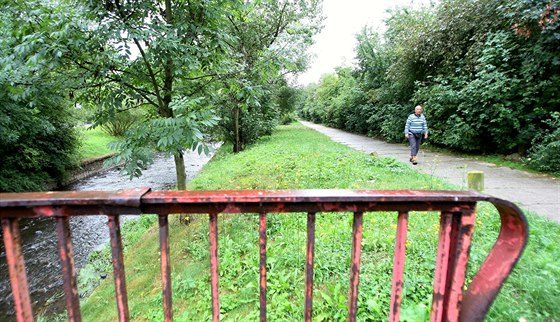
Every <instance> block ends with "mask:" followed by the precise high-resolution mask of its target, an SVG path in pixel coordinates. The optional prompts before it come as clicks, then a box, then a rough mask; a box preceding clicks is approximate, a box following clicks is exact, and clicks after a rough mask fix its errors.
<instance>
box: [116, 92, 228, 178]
mask: <svg viewBox="0 0 560 322" xmlns="http://www.w3.org/2000/svg"><path fill="white" fill-rule="evenodd" d="M187 107H188V101H187V100H185V101H182V102H181V103H179V104H175V105H172V108H173V111H174V113H175V117H173V118H171V117H170V118H160V117H154V118H153V119H150V120H146V121H144V122H142V123H137V124H135V125H133V126H132V127H130V128H129V129H128V131H127V132H126V136H125V137H123V138H122V139H121V140H118V141H114V142H111V143H110V144H109V147H110V148H111V149H113V150H116V151H119V153H118V154H117V155H116V156H115V157H113V158H111V159H108V160H106V161H105V165H106V166H109V165H113V164H119V163H121V162H122V161H124V162H125V163H124V166H123V172H125V173H127V174H129V175H130V177H131V178H133V177H139V176H141V175H142V170H143V169H145V168H146V167H147V166H148V165H149V164H151V163H152V161H153V156H154V152H155V151H161V152H167V153H170V154H176V153H180V151H182V150H183V149H184V148H188V149H192V150H193V151H198V153H199V154H200V153H202V152H204V153H206V154H208V153H209V147H208V146H207V145H206V143H205V135H204V133H205V132H206V131H205V129H207V128H210V127H212V126H214V125H216V123H217V121H218V119H217V117H216V116H215V115H214V113H213V111H211V110H210V111H192V112H191V111H189V110H188V108H187Z"/></svg>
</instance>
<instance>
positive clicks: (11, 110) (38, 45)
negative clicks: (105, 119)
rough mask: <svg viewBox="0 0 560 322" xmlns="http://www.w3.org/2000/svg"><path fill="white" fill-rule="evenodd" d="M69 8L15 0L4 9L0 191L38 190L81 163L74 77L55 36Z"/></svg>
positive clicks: (1, 18)
mask: <svg viewBox="0 0 560 322" xmlns="http://www.w3.org/2000/svg"><path fill="white" fill-rule="evenodd" d="M63 15H64V11H63V10H60V8H58V7H56V6H53V5H51V4H49V3H43V2H34V1H25V2H24V1H12V2H10V3H7V4H6V5H5V6H3V8H2V11H1V12H0V31H1V32H2V39H1V40H0V133H2V135H0V154H1V155H2V156H3V159H2V165H1V167H0V191H13V192H17V191H37V190H43V189H45V188H46V184H47V183H49V182H53V181H54V182H60V181H62V180H63V179H64V178H65V177H66V176H67V174H68V172H69V170H71V169H72V168H74V167H75V166H76V165H77V159H76V157H75V151H76V147H77V144H78V141H77V135H76V132H75V130H74V128H73V125H72V124H71V122H70V114H71V110H70V109H71V108H72V104H71V102H70V100H69V96H71V93H72V91H70V90H69V88H70V87H71V84H72V80H71V79H67V78H60V77H57V74H58V73H59V72H61V71H63V70H65V69H66V67H65V66H64V65H63V64H62V63H61V62H62V60H61V52H60V51H59V50H58V49H57V45H56V41H55V40H54V39H53V38H55V37H56V35H57V34H62V33H64V30H63V29H60V28H59V27H60V25H59V22H60V20H61V16H63Z"/></svg>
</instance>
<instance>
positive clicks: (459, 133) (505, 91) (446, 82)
mask: <svg viewBox="0 0 560 322" xmlns="http://www.w3.org/2000/svg"><path fill="white" fill-rule="evenodd" d="M559 12H560V7H559V6H558V3H557V2H556V1H548V0H540V1H529V0H527V1H512V0H500V1H494V0H477V1H462V0H446V1H441V2H439V3H438V4H436V5H431V6H427V7H423V8H420V9H416V10H415V9H410V8H398V9H395V10H393V11H392V12H391V16H390V18H389V19H388V20H387V21H386V23H387V31H386V32H385V34H384V35H383V41H382V40H381V38H380V36H379V35H377V34H376V33H375V32H373V31H372V30H371V28H368V27H364V29H363V30H362V31H361V32H360V33H359V34H358V35H357V41H358V45H357V47H356V50H355V51H356V58H357V61H358V64H357V67H356V68H354V70H353V71H352V72H351V73H350V74H348V75H349V76H344V77H341V75H339V74H337V75H327V76H326V77H325V78H324V79H322V80H321V82H320V83H319V84H318V85H311V86H309V87H308V88H306V89H305V92H306V94H305V97H306V98H307V100H306V101H305V103H304V104H300V106H299V107H298V110H299V111H300V115H301V116H302V117H304V118H306V119H309V120H312V121H315V122H321V123H325V124H327V125H330V126H335V127H338V128H342V129H347V130H350V131H354V132H359V133H368V134H370V135H373V136H378V137H382V138H385V139H386V140H388V141H394V142H399V141H401V140H403V136H402V131H403V126H404V120H405V119H406V115H407V114H408V113H411V112H412V109H413V107H414V106H415V105H417V104H421V105H423V106H424V111H425V114H426V116H427V119H428V123H429V127H430V142H432V143H434V144H436V145H439V146H443V147H446V148H451V149H454V150H457V151H467V152H474V153H489V152H492V153H501V154H510V153H513V152H517V153H519V154H520V155H521V156H524V157H526V156H529V157H530V162H529V163H528V164H529V165H530V166H532V167H534V168H536V169H540V170H542V171H549V172H554V171H557V170H555V169H557V167H556V166H555V165H554V162H553V159H554V158H553V157H547V155H550V154H549V153H555V151H556V147H557V146H558V144H559V143H558V142H559V141H558V139H557V135H556V134H555V133H554V130H555V129H554V127H553V126H551V124H553V123H554V122H555V116H554V112H557V111H558V110H559V106H560V58H559V57H560V49H559V48H560V38H559V37H558V34H559V31H560V19H559ZM337 77H338V78H339V80H337ZM349 77H350V78H353V80H352V81H350V80H347V78H349ZM340 79H345V82H344V83H345V84H346V85H347V86H348V88H347V89H345V90H341V88H342V86H341V85H340V84H341V83H342V81H341V80H340ZM343 92H346V93H348V92H354V93H359V92H361V95H343V94H342V93H343ZM360 120H367V130H364V128H366V126H364V124H363V122H360ZM527 152H529V153H530V155H528V154H527ZM553 155H554V154H553ZM527 160H529V159H527Z"/></svg>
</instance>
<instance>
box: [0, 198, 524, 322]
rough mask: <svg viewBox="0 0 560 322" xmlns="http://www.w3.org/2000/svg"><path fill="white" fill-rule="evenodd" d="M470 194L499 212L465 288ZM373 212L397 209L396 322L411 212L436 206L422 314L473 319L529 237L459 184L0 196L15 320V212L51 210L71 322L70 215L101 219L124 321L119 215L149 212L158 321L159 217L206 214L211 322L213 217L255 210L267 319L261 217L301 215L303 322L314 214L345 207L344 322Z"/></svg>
mask: <svg viewBox="0 0 560 322" xmlns="http://www.w3.org/2000/svg"><path fill="white" fill-rule="evenodd" d="M479 201H487V202H490V203H492V204H493V205H494V206H495V207H496V208H497V209H498V212H499V215H500V218H501V223H502V225H501V229H500V232H499V235H498V238H497V241H496V243H495V245H494V247H493V248H492V249H491V251H490V253H489V254H488V257H487V258H486V260H485V262H484V263H483V264H482V266H481V267H480V269H479V271H478V272H477V273H476V275H475V276H474V278H473V280H472V282H471V283H470V284H469V285H468V289H467V290H466V291H464V290H463V287H464V285H465V274H466V268H467V263H468V254H469V248H470V243H471V236H472V233H473V229H474V225H475V207H476V203H477V202H479ZM376 211H394V212H396V213H397V214H398V219H397V228H396V239H395V253H394V267H393V281H392V291H391V305H390V307H389V320H390V321H399V313H400V303H401V300H402V287H403V276H404V275H403V273H404V263H405V253H406V252H405V248H406V238H407V236H406V235H407V229H408V227H407V223H408V213H409V212H410V211H438V212H440V214H441V219H440V232H439V241H438V249H437V257H436V269H435V275H434V291H433V301H432V309H431V321H457V320H459V321H482V320H483V319H484V316H485V315H486V312H487V311H488V309H489V307H490V305H491V304H492V302H493V301H494V299H495V297H496V295H497V293H498V292H499V290H500V288H501V286H502V284H503V283H504V281H505V280H506V278H507V276H508V275H509V273H510V272H511V270H512V269H513V267H514V266H515V264H516V263H517V261H518V259H519V257H520V256H521V253H522V252H523V249H524V247H525V244H526V242H527V237H528V227H527V222H526V220H525V217H524V215H523V213H522V212H521V211H520V210H519V208H517V207H516V206H515V205H514V204H512V203H511V202H508V201H505V200H501V199H497V198H494V197H491V196H488V195H484V194H480V193H476V192H467V191H412V190H398V191H373V190H372V191H353V190H290V191H259V190H250V191H150V189H149V188H140V189H133V190H126V191H116V192H114V191H112V192H101V191H97V192H43V193H0V218H1V221H2V229H3V236H4V243H5V246H6V258H7V262H8V267H9V273H10V283H11V287H12V293H13V297H14V305H15V308H16V317H17V320H18V321H33V313H32V308H31V298H30V296H29V290H28V286H27V277H26V273H25V264H24V258H23V254H22V251H21V240H20V232H19V227H18V219H19V218H22V217H53V218H54V220H55V221H56V231H57V235H58V245H59V252H60V260H61V263H62V275H63V280H64V290H65V298H66V307H67V310H68V318H69V320H70V321H80V320H81V316H80V304H79V297H78V290H77V285H76V268H75V266H74V259H73V250H72V240H71V231H70V226H69V217H71V216H84V215H104V216H107V217H108V228H109V232H110V238H111V241H110V243H111V248H112V257H113V269H114V279H115V292H116V295H117V296H116V298H117V309H118V316H119V320H120V321H128V320H129V309H128V302H127V289H126V280H125V271H124V269H125V267H124V263H123V252H122V241H121V233H120V224H119V216H120V215H124V214H126V215H130V214H142V213H146V214H157V215H158V216H159V228H160V253H161V255H160V258H161V275H162V296H163V310H164V316H165V320H166V321H171V320H172V319H173V309H172V294H171V271H170V264H169V263H170V260H171V258H170V255H169V230H168V228H169V227H168V215H169V214H176V213H207V214H209V235H210V245H209V247H210V275H211V282H210V283H211V291H212V292H211V294H212V320H213V321H218V320H219V316H220V301H219V287H218V276H219V275H218V221H217V216H218V214H220V213H259V214H260V216H259V236H260V237H259V253H260V254H259V255H260V264H259V265H260V320H261V321H266V283H267V279H266V238H267V235H266V224H267V221H266V218H267V214H268V213H282V212H306V213H307V252H306V264H305V270H306V273H305V302H304V303H303V305H304V317H303V318H304V320H305V321H311V318H312V316H313V259H314V250H315V216H316V214H317V213H319V212H352V213H354V221H353V227H352V253H351V259H352V262H351V267H350V287H349V295H348V321H355V320H356V311H357V302H358V286H359V282H360V280H359V277H360V254H361V248H362V246H361V239H362V217H363V213H364V212H376ZM365 283H367V281H365Z"/></svg>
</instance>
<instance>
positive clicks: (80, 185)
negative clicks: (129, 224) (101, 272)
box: [0, 151, 211, 321]
mask: <svg viewBox="0 0 560 322" xmlns="http://www.w3.org/2000/svg"><path fill="white" fill-rule="evenodd" d="M210 158H211V155H210V156H206V155H204V154H202V155H198V153H196V152H193V151H186V152H185V156H184V160H185V168H186V173H187V180H191V179H192V178H193V177H194V176H195V175H196V173H198V171H199V170H200V169H201V168H202V166H203V165H204V164H206V163H207V162H208V160H210ZM142 173H143V175H142V176H141V177H140V178H134V179H132V180H130V179H129V177H128V176H126V175H122V174H121V173H120V169H118V168H116V169H112V170H106V171H103V172H100V173H99V174H97V175H94V176H92V177H89V178H85V179H83V180H80V181H78V182H76V183H73V184H71V185H69V186H67V187H64V188H63V189H61V190H69V191H70V190H73V191H84V190H88V191H107V190H119V189H130V188H137V187H143V186H147V187H150V188H152V190H167V189H170V188H172V187H174V186H175V182H176V177H175V163H174V161H173V157H172V156H166V155H163V154H160V155H157V156H156V158H155V159H154V163H153V164H152V165H151V166H150V167H149V168H148V169H146V170H144V171H142ZM19 225H20V230H21V236H22V249H23V254H24V258H25V268H26V272H27V279H28V284H29V292H30V295H31V301H32V303H33V312H34V314H37V313H38V312H43V313H48V314H51V313H56V312H60V310H62V309H64V297H63V287H62V277H61V266H60V260H59V258H58V248H57V237H56V233H55V225H54V221H53V220H52V219H50V218H35V219H29V220H27V219H24V220H20V222H19ZM70 227H71V232H72V244H73V247H74V260H75V264H76V268H77V269H78V270H79V269H80V268H81V267H83V265H84V264H85V263H86V261H87V258H88V255H89V254H90V253H91V252H92V251H93V250H95V249H97V248H98V247H100V246H101V245H103V244H104V243H106V242H107V241H108V240H109V230H108V228H107V218H106V217H105V216H80V217H72V218H71V219H70ZM0 236H1V230H0ZM0 239H1V238H0ZM78 292H79V290H78ZM0 321H15V311H14V308H13V297H12V294H11V288H10V282H9V275H8V268H7V264H6V253H5V249H4V243H3V242H2V243H0Z"/></svg>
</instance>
